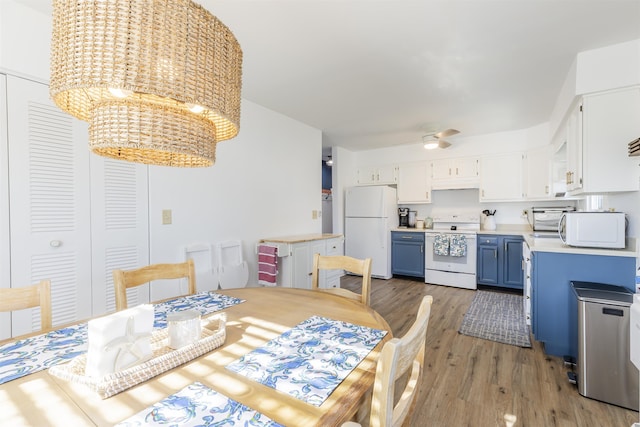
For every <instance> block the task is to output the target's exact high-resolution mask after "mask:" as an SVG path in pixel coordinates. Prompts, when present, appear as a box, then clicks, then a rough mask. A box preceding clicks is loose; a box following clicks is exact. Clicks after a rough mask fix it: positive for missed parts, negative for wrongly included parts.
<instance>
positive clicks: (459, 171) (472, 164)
mask: <svg viewBox="0 0 640 427" xmlns="http://www.w3.org/2000/svg"><path fill="white" fill-rule="evenodd" d="M451 171H452V173H453V175H454V176H455V177H456V178H461V179H469V178H477V177H478V159H477V158H475V157H460V158H457V159H454V162H453V165H452V167H451Z"/></svg>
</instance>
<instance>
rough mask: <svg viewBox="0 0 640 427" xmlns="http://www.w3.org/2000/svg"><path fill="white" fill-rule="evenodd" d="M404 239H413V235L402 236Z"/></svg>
mask: <svg viewBox="0 0 640 427" xmlns="http://www.w3.org/2000/svg"><path fill="white" fill-rule="evenodd" d="M402 238H403V239H413V237H412V236H402Z"/></svg>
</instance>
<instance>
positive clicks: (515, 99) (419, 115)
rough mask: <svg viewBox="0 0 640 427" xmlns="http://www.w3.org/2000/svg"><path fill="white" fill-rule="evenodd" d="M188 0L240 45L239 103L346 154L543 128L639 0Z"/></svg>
mask: <svg viewBox="0 0 640 427" xmlns="http://www.w3.org/2000/svg"><path fill="white" fill-rule="evenodd" d="M0 1H2V0H0ZM22 1H23V2H25V3H27V4H29V5H31V6H33V7H35V8H38V9H40V10H43V11H45V12H48V13H50V3H49V2H44V1H43V0H22ZM196 1H197V2H198V3H200V4H202V5H203V6H204V7H205V8H207V9H208V10H210V11H211V12H212V13H213V14H214V15H216V16H217V17H218V18H219V19H220V20H222V21H223V22H224V23H225V24H226V25H227V26H228V27H229V28H230V29H231V30H232V31H233V33H234V34H235V36H236V38H237V39H238V41H239V42H240V44H241V46H242V49H243V52H244V62H243V87H242V97H243V98H245V99H248V100H250V101H252V102H255V103H257V104H260V105H262V106H264V107H267V108H269V109H272V110H275V111H278V112H280V113H282V114H284V115H287V116H289V117H292V118H294V119H297V120H299V121H301V122H304V123H306V124H308V125H310V126H313V127H315V128H318V129H321V130H322V132H323V146H324V147H329V146H342V147H345V148H347V149H350V150H354V151H358V150H366V149H372V148H379V147H385V146H393V145H401V144H411V143H419V142H420V138H421V136H422V135H424V134H426V133H428V132H430V131H432V132H433V131H438V130H442V129H446V128H456V129H458V130H460V131H461V133H460V134H459V135H458V137H462V136H464V137H468V136H473V135H481V134H488V133H494V132H501V131H507V130H516V129H524V128H528V127H531V126H535V125H538V124H540V123H544V122H546V121H548V119H549V116H550V114H551V111H552V109H553V106H554V103H555V100H556V97H557V95H558V93H559V90H560V88H561V86H562V84H563V82H564V79H565V77H566V75H567V71H568V69H569V67H570V65H571V63H572V62H573V60H574V58H575V55H576V54H577V53H578V52H581V51H585V50H589V49H594V48H598V47H603V46H607V45H611V44H615V43H619V42H624V41H629V40H634V39H639V38H640V1H639V0H467V1H460V0H440V1H435V0H422V1H408V0H281V1H272V0H253V1H249V0H196ZM241 132H242V122H241ZM455 138H456V136H454V137H451V138H448V140H450V141H452V142H453V141H454V140H455Z"/></svg>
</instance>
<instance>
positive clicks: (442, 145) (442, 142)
mask: <svg viewBox="0 0 640 427" xmlns="http://www.w3.org/2000/svg"><path fill="white" fill-rule="evenodd" d="M450 146H451V143H450V142H447V141H445V140H442V139H441V140H439V141H438V148H447V147H450Z"/></svg>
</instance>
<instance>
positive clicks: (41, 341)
mask: <svg viewBox="0 0 640 427" xmlns="http://www.w3.org/2000/svg"><path fill="white" fill-rule="evenodd" d="M86 352H87V324H86V323H81V324H78V325H73V326H70V327H68V328H63V329H58V330H56V331H51V332H48V333H46V334H42V335H37V336H34V337H29V338H25V339H22V340H18V341H14V342H11V343H7V344H5V345H3V346H0V384H4V383H6V382H8V381H11V380H15V379H16V378H20V377H24V376H25V375H29V374H33V373H35V372H38V371H41V370H43V369H47V368H49V367H51V366H53V365H57V364H58V363H64V362H68V361H70V360H71V359H73V358H75V357H77V356H80V355H81V354H83V353H86Z"/></svg>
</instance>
